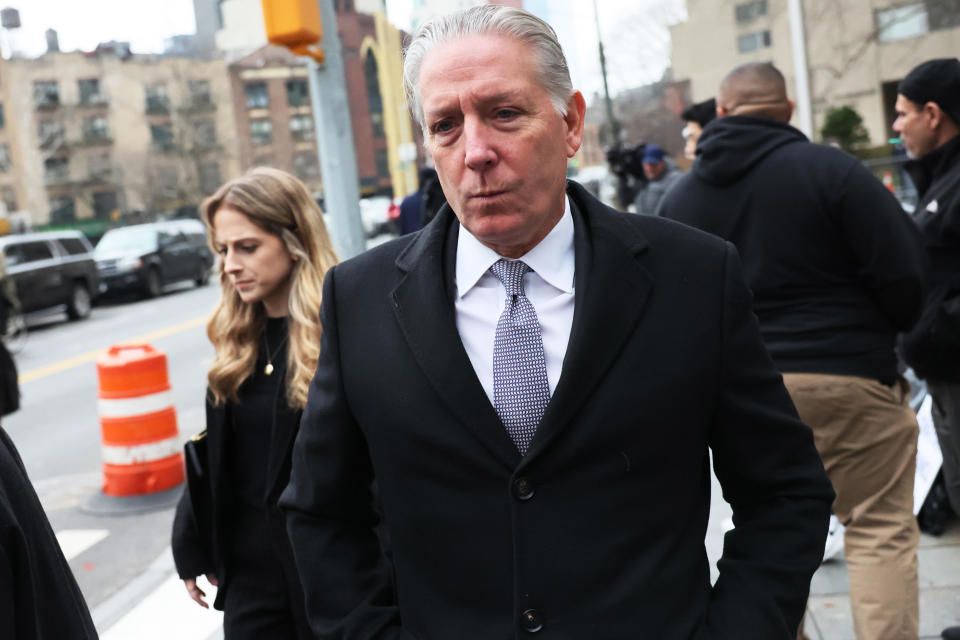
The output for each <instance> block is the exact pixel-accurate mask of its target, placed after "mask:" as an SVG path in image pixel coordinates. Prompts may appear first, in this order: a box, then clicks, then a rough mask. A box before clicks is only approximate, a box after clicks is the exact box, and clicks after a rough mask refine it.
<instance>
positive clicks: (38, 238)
mask: <svg viewBox="0 0 960 640" xmlns="http://www.w3.org/2000/svg"><path fill="white" fill-rule="evenodd" d="M0 250H2V251H3V253H4V255H5V256H6V261H7V274H8V275H9V276H10V277H11V278H13V282H14V283H15V284H16V285H17V297H19V298H20V304H21V307H22V311H23V313H30V312H33V311H42V310H47V309H55V308H58V307H60V308H63V309H65V310H66V312H67V315H68V316H69V317H70V319H71V320H78V319H80V318H86V317H87V316H89V315H90V307H91V300H92V299H93V297H94V296H95V295H96V294H97V292H98V291H99V289H100V276H99V274H98V272H97V264H96V262H94V259H93V248H92V247H91V246H90V242H89V241H88V240H87V239H86V237H84V235H83V234H82V233H80V232H79V231H48V232H44V233H25V234H18V235H12V236H5V237H2V238H0Z"/></svg>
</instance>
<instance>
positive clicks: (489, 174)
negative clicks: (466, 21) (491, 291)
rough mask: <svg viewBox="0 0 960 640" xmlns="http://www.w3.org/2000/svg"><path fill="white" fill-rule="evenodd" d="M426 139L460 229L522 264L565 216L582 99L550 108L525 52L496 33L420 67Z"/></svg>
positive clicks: (439, 53)
mask: <svg viewBox="0 0 960 640" xmlns="http://www.w3.org/2000/svg"><path fill="white" fill-rule="evenodd" d="M420 103H421V105H422V106H423V117H424V126H425V129H426V131H425V137H426V140H427V144H428V146H429V149H430V152H431V154H432V155H433V158H434V160H435V162H436V167H437V174H438V175H439V177H440V184H441V185H442V186H443V192H444V194H445V195H446V197H447V201H448V202H449V203H450V206H451V207H452V208H453V211H454V212H455V213H456V214H457V218H459V220H460V223H461V224H462V225H463V226H464V227H465V228H466V229H467V230H468V231H469V232H470V233H472V234H473V235H474V236H475V237H476V238H477V239H478V240H480V242H482V243H483V244H485V245H487V246H489V247H490V248H492V249H494V250H495V251H497V252H498V253H500V254H501V255H505V256H508V257H519V256H521V255H523V254H524V253H526V252H527V251H528V250H529V249H531V248H533V247H534V246H536V244H537V243H539V242H540V240H542V239H543V238H544V237H545V236H546V235H547V233H549V231H550V230H551V229H552V228H553V227H554V225H555V224H556V223H557V221H558V220H559V219H560V217H561V216H562V215H563V199H564V192H565V188H566V169H567V158H569V157H571V156H573V154H574V153H576V151H577V149H578V148H579V147H580V138H581V135H582V132H583V112H584V102H583V97H582V96H581V95H580V93H579V92H576V93H575V94H574V96H573V97H572V98H571V99H570V102H569V104H568V115H567V116H566V117H564V116H561V115H560V114H559V113H557V111H556V110H555V109H554V108H553V104H552V103H551V101H550V94H549V93H548V92H547V90H546V89H544V88H543V87H542V86H541V85H540V83H539V80H538V77H537V69H536V60H535V54H534V52H533V51H532V49H530V48H529V47H528V46H527V45H525V44H523V43H521V42H519V41H517V40H515V39H512V38H507V37H502V36H495V35H481V36H471V37H468V38H465V39H461V40H451V41H448V42H445V43H442V44H439V45H437V46H436V47H435V48H434V49H433V50H431V51H430V52H429V53H428V54H427V55H426V57H425V58H424V61H423V65H422V67H421V69H420Z"/></svg>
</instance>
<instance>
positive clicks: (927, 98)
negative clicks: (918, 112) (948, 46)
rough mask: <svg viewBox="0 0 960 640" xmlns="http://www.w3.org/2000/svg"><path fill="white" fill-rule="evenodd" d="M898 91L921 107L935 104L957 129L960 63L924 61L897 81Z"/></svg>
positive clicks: (949, 60)
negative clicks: (930, 103) (931, 103)
mask: <svg viewBox="0 0 960 640" xmlns="http://www.w3.org/2000/svg"><path fill="white" fill-rule="evenodd" d="M898 91H899V93H901V94H903V96H904V97H905V98H907V99H909V100H912V101H913V102H916V103H917V104H920V105H924V104H926V103H928V102H935V103H936V104H937V106H939V107H940V109H941V110H942V111H943V112H944V113H946V114H947V115H948V116H950V119H951V120H953V122H954V124H956V125H960V60H957V59H956V58H938V59H936V60H927V61H926V62H924V63H922V64H919V65H917V66H916V67H914V68H913V70H912V71H911V72H910V73H908V74H907V76H906V77H905V78H904V79H903V80H901V81H900V87H899V88H898Z"/></svg>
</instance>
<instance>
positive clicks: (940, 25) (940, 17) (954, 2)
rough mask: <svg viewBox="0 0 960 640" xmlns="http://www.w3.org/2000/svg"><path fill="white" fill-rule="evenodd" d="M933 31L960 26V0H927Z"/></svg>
mask: <svg viewBox="0 0 960 640" xmlns="http://www.w3.org/2000/svg"><path fill="white" fill-rule="evenodd" d="M927 15H928V16H929V18H928V20H929V23H930V30H931V31H938V30H940V29H952V28H954V27H958V26H960V0H927Z"/></svg>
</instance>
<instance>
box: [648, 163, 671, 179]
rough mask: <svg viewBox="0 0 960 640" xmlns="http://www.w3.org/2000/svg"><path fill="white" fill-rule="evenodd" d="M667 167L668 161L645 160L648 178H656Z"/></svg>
mask: <svg viewBox="0 0 960 640" xmlns="http://www.w3.org/2000/svg"><path fill="white" fill-rule="evenodd" d="M666 167H667V163H666V162H664V161H663V160H661V161H660V162H644V163H643V173H644V174H646V176H647V180H656V179H658V178H659V177H660V174H661V173H663V170H664V169H665V168H666Z"/></svg>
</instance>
